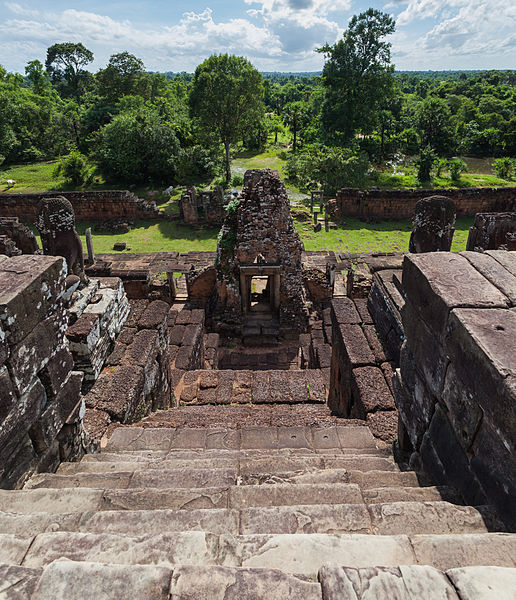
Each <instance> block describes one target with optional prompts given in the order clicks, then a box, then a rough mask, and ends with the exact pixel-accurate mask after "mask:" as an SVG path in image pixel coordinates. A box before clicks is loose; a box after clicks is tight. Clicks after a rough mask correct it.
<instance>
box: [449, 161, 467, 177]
mask: <svg viewBox="0 0 516 600" xmlns="http://www.w3.org/2000/svg"><path fill="white" fill-rule="evenodd" d="M448 169H449V171H450V177H451V180H452V181H459V180H460V176H461V173H466V172H467V171H468V165H467V164H466V163H465V162H464V161H463V160H461V159H460V158H454V159H453V160H450V161H449V162H448Z"/></svg>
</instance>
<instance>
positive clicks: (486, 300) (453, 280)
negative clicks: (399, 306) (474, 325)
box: [403, 252, 509, 337]
mask: <svg viewBox="0 0 516 600" xmlns="http://www.w3.org/2000/svg"><path fill="white" fill-rule="evenodd" d="M403 287H404V289H405V293H406V294H407V298H408V299H409V300H410V302H412V304H413V305H414V306H415V307H417V311H418V313H419V314H420V315H421V317H422V318H423V319H424V321H425V322H426V323H427V325H428V326H429V327H430V329H431V330H432V331H433V332H435V335H436V336H438V337H440V336H441V335H442V334H443V333H444V330H445V327H446V323H447V321H448V314H449V312H450V311H451V310H452V309H454V308H458V307H472V306H474V307H481V308H497V307H501V308H503V307H506V306H508V304H509V301H508V299H507V297H506V296H505V295H504V294H502V293H501V292H500V291H499V290H498V289H497V288H496V287H495V286H494V285H493V284H492V283H490V282H489V281H488V280H487V279H486V278H485V277H483V276H482V275H481V274H480V273H479V272H478V271H477V270H476V269H475V268H474V267H473V265H471V263H469V262H468V261H467V260H466V259H465V258H464V257H463V256H458V255H456V254H453V253H449V252H429V253H428V254H410V255H407V256H405V259H404V262H403Z"/></svg>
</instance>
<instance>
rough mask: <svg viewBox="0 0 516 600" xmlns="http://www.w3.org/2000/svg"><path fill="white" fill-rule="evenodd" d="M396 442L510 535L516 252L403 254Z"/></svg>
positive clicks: (515, 490)
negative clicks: (488, 511)
mask: <svg viewBox="0 0 516 600" xmlns="http://www.w3.org/2000/svg"><path fill="white" fill-rule="evenodd" d="M403 289H404V295H405V303H404V305H403V308H402V310H401V315H402V321H403V328H404V332H405V341H404V342H403V345H402V348H401V353H400V368H399V369H397V370H396V373H395V377H394V389H395V397H396V405H397V408H398V410H399V415H400V425H401V429H400V433H399V441H400V445H401V447H402V448H403V449H405V450H409V451H413V454H412V458H411V462H412V464H413V466H416V467H417V466H418V463H419V461H420V462H421V463H422V465H423V467H424V469H425V471H426V472H427V473H428V474H429V475H430V477H431V478H432V479H433V482H434V483H435V484H436V485H450V486H454V487H455V488H456V489H457V490H458V491H459V492H460V493H461V494H462V496H463V498H464V500H465V501H466V502H467V503H468V504H471V505H475V506H478V505H482V504H493V505H494V506H496V508H497V509H498V511H499V513H500V515H501V516H502V518H504V519H505V521H506V523H507V525H508V526H509V527H511V529H512V530H514V528H515V527H516V465H515V458H514V457H515V454H514V446H515V441H516V309H515V307H516V252H507V251H503V250H492V251H487V252H486V253H476V252H461V253H460V254H452V253H447V252H438V253H428V254H417V255H407V256H406V257H405V259H404V265H403Z"/></svg>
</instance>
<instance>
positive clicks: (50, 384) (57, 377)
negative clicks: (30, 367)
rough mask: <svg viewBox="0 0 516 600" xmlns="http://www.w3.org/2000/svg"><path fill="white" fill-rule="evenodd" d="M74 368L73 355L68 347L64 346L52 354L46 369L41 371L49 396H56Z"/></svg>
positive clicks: (40, 374)
mask: <svg viewBox="0 0 516 600" xmlns="http://www.w3.org/2000/svg"><path fill="white" fill-rule="evenodd" d="M72 370H73V357H72V355H71V353H70V351H69V350H68V348H67V347H63V348H61V349H60V350H58V351H57V352H56V354H54V356H52V358H51V359H50V360H49V361H48V363H47V364H46V366H45V367H44V369H43V370H42V371H41V372H40V373H39V375H38V377H39V378H40V379H41V381H42V383H43V385H44V386H45V390H46V392H47V396H48V397H49V398H55V397H56V396H57V395H58V394H59V392H60V391H61V388H62V387H63V384H64V383H65V381H66V380H67V378H68V376H69V374H70V371H72Z"/></svg>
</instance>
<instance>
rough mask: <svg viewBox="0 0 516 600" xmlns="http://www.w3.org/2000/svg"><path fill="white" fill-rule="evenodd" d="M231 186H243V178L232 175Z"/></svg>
mask: <svg viewBox="0 0 516 600" xmlns="http://www.w3.org/2000/svg"><path fill="white" fill-rule="evenodd" d="M231 185H232V186H233V187H242V186H243V185H244V178H243V177H242V175H239V174H238V173H236V174H235V175H233V177H232V178H231Z"/></svg>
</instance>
